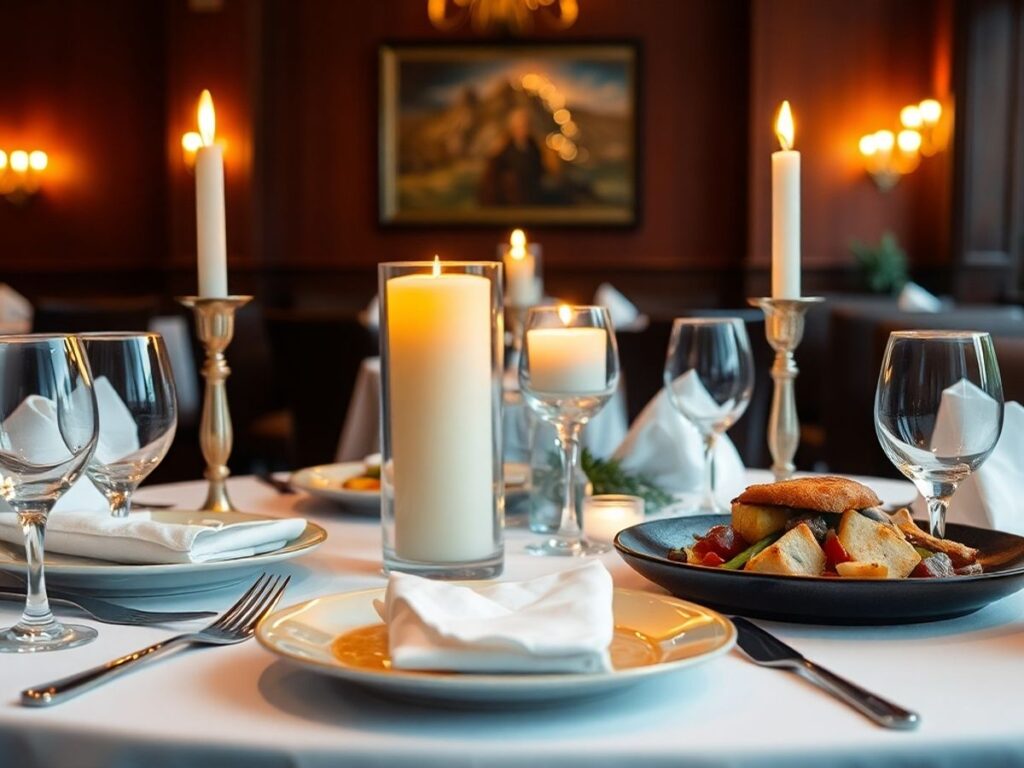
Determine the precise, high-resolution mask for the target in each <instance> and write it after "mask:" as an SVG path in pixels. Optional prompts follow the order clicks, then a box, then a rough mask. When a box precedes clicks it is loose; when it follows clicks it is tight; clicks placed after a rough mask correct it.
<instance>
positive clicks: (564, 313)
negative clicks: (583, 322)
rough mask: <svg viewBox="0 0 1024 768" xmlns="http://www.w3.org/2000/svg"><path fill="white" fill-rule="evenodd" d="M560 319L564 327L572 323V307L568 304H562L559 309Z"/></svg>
mask: <svg viewBox="0 0 1024 768" xmlns="http://www.w3.org/2000/svg"><path fill="white" fill-rule="evenodd" d="M558 317H559V318H560V319H561V320H562V325H568V324H569V323H571V322H572V307H570V306H569V305H568V304H562V305H561V306H560V307H559V308H558Z"/></svg>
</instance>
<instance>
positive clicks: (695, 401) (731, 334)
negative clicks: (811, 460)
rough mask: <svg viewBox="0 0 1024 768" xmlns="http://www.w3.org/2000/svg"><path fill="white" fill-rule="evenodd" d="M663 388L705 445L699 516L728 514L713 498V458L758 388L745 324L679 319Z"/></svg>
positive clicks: (674, 327)
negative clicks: (722, 439) (724, 434)
mask: <svg viewBox="0 0 1024 768" xmlns="http://www.w3.org/2000/svg"><path fill="white" fill-rule="evenodd" d="M665 389H666V390H667V392H668V396H669V400H670V401H671V402H672V405H673V406H674V407H675V409H676V410H677V411H679V412H680V413H681V414H682V415H683V416H684V417H686V418H687V419H688V420H689V421H690V422H691V423H692V424H693V425H694V426H695V427H696V428H697V431H698V432H700V434H701V437H702V438H703V440H704V483H703V498H702V500H701V502H700V504H699V506H698V508H697V511H699V512H701V513H702V514H720V513H722V512H727V511H728V510H727V509H726V508H725V507H723V506H722V505H721V504H720V503H719V502H718V500H717V499H716V498H715V466H714V454H715V445H716V444H717V441H718V436H719V435H721V434H723V433H724V432H725V431H726V430H727V429H729V427H731V426H732V425H733V424H735V423H736V421H737V420H738V419H739V417H740V416H742V415H743V412H744V411H745V410H746V409H747V405H748V404H749V403H750V396H751V393H752V392H753V389H754V359H753V356H752V355H751V353H750V339H749V338H748V337H747V329H746V326H745V325H744V324H743V321H742V320H741V319H740V318H738V317H715V318H704V317H693V318H690V317H683V318H676V320H675V321H674V322H673V323H672V336H671V338H670V339H669V344H668V354H667V355H666V357H665Z"/></svg>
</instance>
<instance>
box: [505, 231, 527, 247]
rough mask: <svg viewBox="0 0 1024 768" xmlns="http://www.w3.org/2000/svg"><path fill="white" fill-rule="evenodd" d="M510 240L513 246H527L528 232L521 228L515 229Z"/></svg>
mask: <svg viewBox="0 0 1024 768" xmlns="http://www.w3.org/2000/svg"><path fill="white" fill-rule="evenodd" d="M508 242H509V244H510V245H511V246H512V247H513V248H525V247H526V233H525V232H523V230H521V229H513V230H512V236H511V237H509V239H508Z"/></svg>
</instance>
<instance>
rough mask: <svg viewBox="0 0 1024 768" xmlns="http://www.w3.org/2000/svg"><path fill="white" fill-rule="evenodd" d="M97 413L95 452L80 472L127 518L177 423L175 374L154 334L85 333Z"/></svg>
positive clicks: (159, 338)
mask: <svg viewBox="0 0 1024 768" xmlns="http://www.w3.org/2000/svg"><path fill="white" fill-rule="evenodd" d="M80 338H81V339H82V343H83V345H84V346H85V352H86V355H88V358H89V366H90V367H91V368H92V375H93V389H94V391H95V392H96V405H97V408H98V410H99V416H100V435H99V440H98V442H97V443H96V451H95V452H94V453H93V455H92V459H90V461H89V464H88V465H87V466H86V469H85V472H86V474H87V475H88V476H89V479H90V480H92V482H93V485H95V486H96V487H97V488H98V489H99V490H100V492H101V493H102V494H103V495H104V496H105V497H106V499H107V503H108V504H109V505H110V514H111V515H113V516H114V517H127V516H128V514H129V512H130V511H131V503H132V494H133V493H134V492H135V489H136V488H138V487H139V484H140V483H141V482H142V481H143V480H145V479H146V477H147V476H148V475H149V473H150V472H152V471H153V470H154V469H156V467H157V465H158V464H159V463H160V462H161V461H162V460H163V458H164V456H165V455H167V450H168V449H169V448H170V447H171V441H173V440H174V431H175V429H176V428H177V424H178V407H177V400H176V398H175V393H174V377H173V375H172V374H171V366H170V363H169V362H168V356H167V348H166V347H165V345H164V340H163V337H162V336H161V335H160V334H158V333H85V334H82V335H81V337H80Z"/></svg>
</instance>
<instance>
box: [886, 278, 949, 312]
mask: <svg viewBox="0 0 1024 768" xmlns="http://www.w3.org/2000/svg"><path fill="white" fill-rule="evenodd" d="M896 306H897V307H899V308H900V309H901V310H902V311H904V312H940V311H942V299H940V298H939V297H938V296H935V295H934V294H932V293H931V292H929V291H928V290H926V289H925V288H922V287H921V286H920V285H918V284H917V283H907V284H906V285H904V286H903V290H902V291H900V295H899V298H897V299H896Z"/></svg>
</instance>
